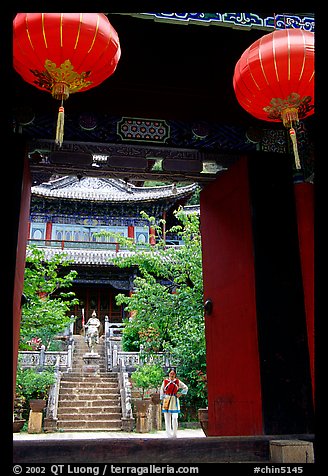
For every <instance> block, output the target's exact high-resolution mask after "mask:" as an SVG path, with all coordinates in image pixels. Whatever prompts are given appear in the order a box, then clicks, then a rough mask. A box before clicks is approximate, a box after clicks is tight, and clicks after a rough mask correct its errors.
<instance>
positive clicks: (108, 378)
mask: <svg viewBox="0 0 328 476" xmlns="http://www.w3.org/2000/svg"><path fill="white" fill-rule="evenodd" d="M61 382H65V383H66V382H72V383H74V382H86V383H87V382H90V383H93V382H104V383H106V382H108V383H113V382H118V380H117V375H116V374H115V375H113V374H107V373H106V374H100V375H87V376H86V375H84V376H81V375H80V374H77V373H75V374H74V375H73V374H72V373H70V374H64V375H63V376H62V378H61Z"/></svg>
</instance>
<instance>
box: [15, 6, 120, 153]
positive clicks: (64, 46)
mask: <svg viewBox="0 0 328 476" xmlns="http://www.w3.org/2000/svg"><path fill="white" fill-rule="evenodd" d="M13 55H14V68H15V70H16V71H17V72H18V73H19V74H20V75H21V76H22V78H23V79H24V80H25V81H27V82H28V83H30V84H32V85H33V86H35V87H36V88H38V89H41V90H43V91H47V92H49V93H51V94H52V96H53V97H54V98H55V99H59V100H60V101H61V106H60V108H59V115H58V123H57V134H56V142H57V143H59V144H60V145H61V143H62V140H63V119H64V116H63V113H64V108H63V101H64V100H65V99H67V98H68V97H69V95H70V94H73V93H76V92H83V91H87V90H88V89H91V88H94V87H95V86H98V85H99V84H100V83H101V82H102V81H104V80H105V79H106V78H108V77H109V76H110V75H112V74H113V73H114V71H115V69H116V66H117V63H118V61H119V59H120V55H121V49H120V43H119V38H118V35H117V33H116V31H115V30H114V28H113V27H112V26H111V24H110V23H109V21H108V19H107V17H106V16H105V15H104V14H103V13H18V14H17V15H16V17H15V19H14V25H13Z"/></svg>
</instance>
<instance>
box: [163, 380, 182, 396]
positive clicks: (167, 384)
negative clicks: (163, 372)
mask: <svg viewBox="0 0 328 476" xmlns="http://www.w3.org/2000/svg"><path fill="white" fill-rule="evenodd" d="M178 390H179V379H177V378H175V379H174V380H170V379H168V378H166V379H164V393H165V394H166V395H175V394H176V393H177V391H178Z"/></svg>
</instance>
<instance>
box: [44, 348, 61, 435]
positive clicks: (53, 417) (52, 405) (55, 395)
mask: <svg viewBox="0 0 328 476" xmlns="http://www.w3.org/2000/svg"><path fill="white" fill-rule="evenodd" d="M59 369H60V357H59V356H58V357H57V362H56V365H55V376H56V381H55V383H54V384H53V385H52V386H51V387H50V389H49V395H48V403H47V410H46V416H45V419H44V431H45V432H52V431H56V430H57V420H58V418H57V410H58V399H59V388H60V380H61V376H62V372H61V371H60V370H59Z"/></svg>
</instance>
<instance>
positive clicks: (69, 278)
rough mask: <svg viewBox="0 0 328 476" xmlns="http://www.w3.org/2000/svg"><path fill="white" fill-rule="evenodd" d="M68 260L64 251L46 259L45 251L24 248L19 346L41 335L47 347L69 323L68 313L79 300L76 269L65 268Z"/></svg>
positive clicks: (22, 346) (25, 347)
mask: <svg viewBox="0 0 328 476" xmlns="http://www.w3.org/2000/svg"><path fill="white" fill-rule="evenodd" d="M70 264H71V262H70V261H69V260H67V258H66V256H65V255H63V254H55V255H54V256H53V257H52V259H50V260H45V256H44V251H43V250H42V249H40V248H36V247H35V246H30V247H28V249H27V257H26V267H25V274H24V296H25V302H24V304H23V305H22V318H21V326H20V350H23V349H29V348H31V347H30V346H29V344H28V343H29V342H31V340H32V339H41V342H42V344H44V345H45V346H46V348H48V347H49V345H50V343H51V341H52V338H53V337H54V336H55V335H57V334H59V333H60V332H63V331H64V330H65V329H66V328H67V327H68V326H69V324H70V322H71V318H70V316H69V315H68V314H67V313H68V311H69V310H70V309H71V308H72V306H73V305H74V304H77V303H78V300H77V299H76V298H75V297H74V296H75V294H74V293H73V292H67V290H68V288H70V287H71V286H72V283H73V279H74V278H75V277H76V275H77V272H76V271H74V270H70V271H67V272H65V271H64V269H65V268H66V267H68V266H69V265H70Z"/></svg>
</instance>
